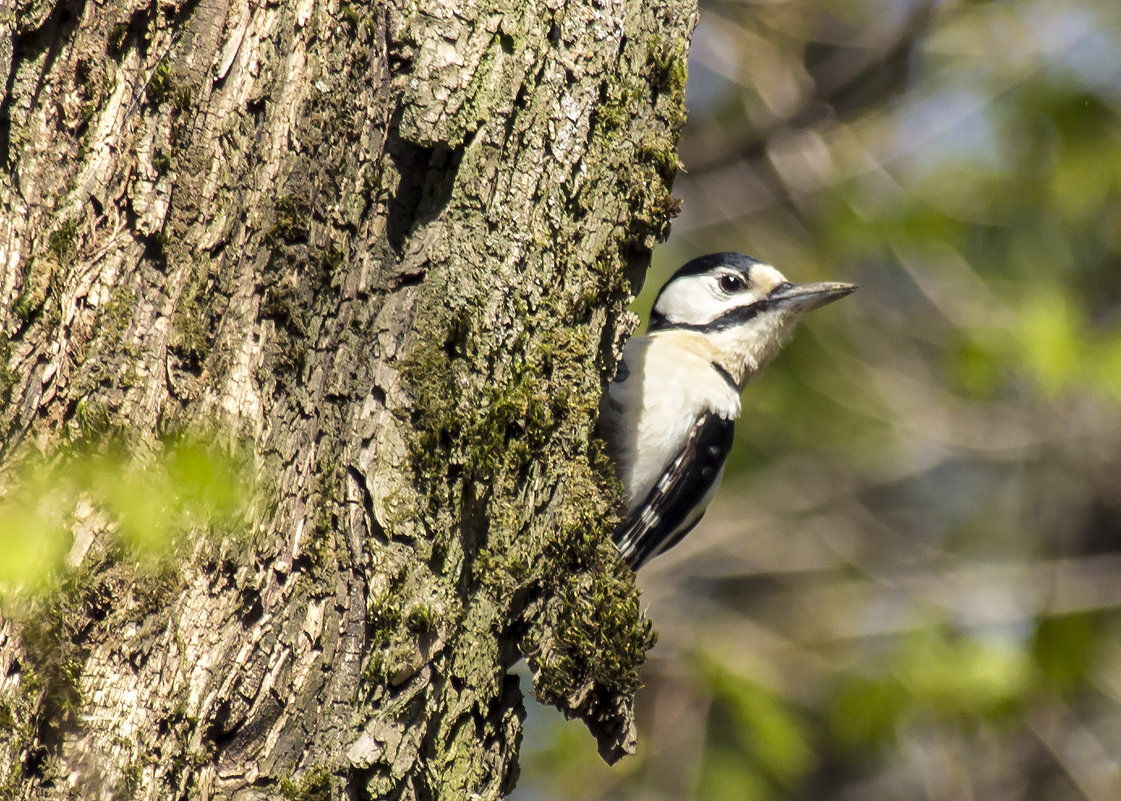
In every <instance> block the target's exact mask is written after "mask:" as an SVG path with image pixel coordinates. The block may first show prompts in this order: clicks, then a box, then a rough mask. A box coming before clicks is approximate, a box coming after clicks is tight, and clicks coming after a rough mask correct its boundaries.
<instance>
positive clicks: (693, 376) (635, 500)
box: [599, 253, 856, 570]
mask: <svg viewBox="0 0 1121 801" xmlns="http://www.w3.org/2000/svg"><path fill="white" fill-rule="evenodd" d="M855 289H856V286H855V285H854V284H846V283H836V282H821V283H811V284H793V283H791V282H790V281H787V280H786V278H785V277H783V275H782V273H780V272H779V271H778V270H776V269H775V268H774V267H772V266H771V265H769V264H764V263H763V262H760V261H757V260H756V259H753V258H751V257H750V256H744V255H743V254H740V253H713V254H710V255H708V256H701V257H700V258H696V259H693V260H692V261H690V262H689V263H688V264H686V265H685V266H684V267H682V268H681V269H679V270H678V271H677V272H676V273H674V274H673V276H672V277H671V278H670V279H669V281H667V282H666V284H665V286H663V287H662V289H661V291H660V292H659V293H658V297H657V299H656V300H655V301H654V309H653V311H652V312H651V314H650V323H649V325H648V326H647V333H646V334H645V335H644V336H637V337H632V338H631V340H630V341H629V342H628V343H627V345H626V347H625V348H624V349H623V356H622V359H621V360H620V362H619V365H618V368H617V372H616V374H615V378H614V380H613V381H612V382H611V384H610V385H609V386H608V389H607V392H605V393H604V395H603V399H602V401H601V402H600V422H599V431H600V434H601V436H602V437H603V439H604V440H605V441H606V442H607V447H608V453H609V454H610V455H611V458H612V459H613V460H614V463H615V469H616V473H617V475H618V477H619V480H620V481H621V482H622V484H623V488H624V489H625V490H626V507H625V509H624V512H623V517H622V521H621V522H620V523H619V525H618V527H617V528H616V529H615V534H614V539H615V544H616V545H617V547H618V548H619V550H620V551H621V552H622V554H623V557H624V558H625V559H626V561H627V563H628V564H629V565H630V566H631V567H632V568H634V569H635V570H637V569H638V568H639V567H641V566H642V565H644V564H645V563H646V562H648V561H649V560H650V559H652V558H653V557H655V556H657V555H658V554H660V553H662V552H664V551H665V550H667V549H668V548H670V547H672V546H674V545H676V544H677V543H678V542H680V541H681V538H682V537H684V536H685V535H686V534H687V533H689V531H690V530H691V529H692V528H693V527H694V526H696V525H697V523H698V522H699V521H700V519H701V516H702V515H704V512H705V508H706V507H707V506H708V504H709V501H711V500H712V496H713V495H714V494H715V492H716V487H717V485H718V484H719V483H720V478H721V476H722V475H723V472H724V461H725V459H726V458H727V456H728V451H729V450H730V449H731V447H732V432H733V427H734V424H735V420H736V418H738V417H739V416H740V393H741V392H742V391H743V388H744V385H745V384H747V382H748V381H749V380H750V379H751V377H752V376H753V375H755V374H756V373H757V372H758V371H759V370H760V369H761V368H762V367H763V365H765V364H766V363H767V362H769V361H770V360H771V359H772V358H774V356H775V355H776V354H777V353H778V352H779V350H780V349H781V348H782V346H783V345H784V344H786V342H787V340H789V338H790V335H791V334H792V333H793V331H794V327H795V325H796V324H797V322H798V320H799V319H801V317H802V315H803V314H804V313H805V312H807V311H809V310H811V309H816V308H818V307H819V306H824V305H825V304H827V303H832V302H833V301H835V300H838V299H840V298H843V297H844V296H845V295H848V294H849V293H850V292H852V291H853V290H855Z"/></svg>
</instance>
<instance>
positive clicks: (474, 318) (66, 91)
mask: <svg viewBox="0 0 1121 801" xmlns="http://www.w3.org/2000/svg"><path fill="white" fill-rule="evenodd" d="M694 17H695V7H694V4H693V3H692V2H690V1H689V0H663V1H662V2H654V3H651V2H645V0H629V2H628V1H627V0H580V1H579V2H571V3H564V4H562V3H559V2H532V1H531V2H528V3H521V2H517V3H515V2H509V0H495V2H493V3H490V4H487V3H483V2H473V1H472V0H459V1H458V2H439V0H437V2H432V3H424V4H419V3H411V2H406V1H405V0H399V2H394V3H390V4H388V5H382V4H377V3H373V4H368V3H361V2H329V3H320V2H313V0H302V1H301V2H296V3H289V4H271V3H268V2H249V1H248V0H195V1H193V2H191V1H190V0H170V1H165V2H162V3H141V2H139V1H138V0H104V2H82V0H60V1H57V2H52V0H25V2H20V3H17V5H16V6H15V7H14V8H12V7H11V6H9V7H7V9H6V10H4V9H0V26H2V29H3V31H4V35H3V36H2V37H0V75H2V76H3V78H4V82H3V95H2V97H0V101H2V107H0V114H2V116H0V119H2V122H0V157H2V158H3V159H4V161H5V166H6V170H5V174H4V175H3V176H0V215H2V219H0V225H2V235H0V254H2V256H3V258H2V260H0V271H2V284H0V326H2V334H0V351H2V354H0V355H3V356H4V359H3V362H4V363H6V364H7V369H6V370H5V371H3V372H2V375H0V379H2V380H0V401H2V402H3V405H2V415H3V418H2V419H3V448H4V450H3V453H4V454H5V459H6V460H7V461H8V463H9V464H11V463H12V462H13V461H14V460H16V459H17V458H18V457H19V456H20V455H21V454H23V453H26V452H29V451H38V452H41V453H44V454H47V456H48V458H50V455H51V454H52V453H54V452H55V451H56V450H57V449H58V448H59V447H60V443H63V442H65V443H68V444H69V445H71V446H72V445H73V444H74V443H81V444H82V445H83V447H88V448H97V447H98V443H99V442H101V441H103V440H104V439H105V438H107V437H114V438H117V439H122V438H123V439H125V440H127V441H128V442H129V444H130V447H131V448H132V449H133V451H134V452H136V453H138V454H143V453H152V452H154V451H158V450H159V448H160V447H161V446H160V440H159V436H160V435H162V434H166V432H169V431H170V432H175V431H182V430H198V429H200V428H201V429H205V430H207V431H211V432H214V431H218V432H220V436H221V438H222V439H223V440H224V441H227V442H232V443H237V444H238V446H239V447H241V448H243V449H245V450H246V451H248V452H249V453H250V455H251V456H252V464H253V465H254V468H253V469H254V471H255V472H256V474H257V478H258V481H259V485H260V486H261V487H262V491H261V495H260V497H259V498H258V500H257V502H256V503H257V506H256V507H255V509H254V519H253V525H252V527H251V530H250V531H240V532H236V531H219V532H214V533H212V534H211V535H209V536H204V535H203V534H202V533H197V534H196V535H194V536H193V538H192V537H188V538H187V542H188V543H189V547H187V548H185V549H180V551H177V553H178V554H179V559H178V561H177V562H175V564H174V565H173V567H172V568H171V569H165V570H162V571H159V572H158V573H157V574H155V575H153V574H151V573H150V572H145V571H142V570H139V569H137V568H136V566H135V565H134V563H133V562H132V561H131V560H130V559H128V558H126V557H127V554H126V555H125V556H122V549H121V548H120V547H118V546H117V545H115V544H114V542H113V533H112V526H111V525H102V526H101V527H100V528H98V527H97V526H96V525H93V524H89V525H90V526H92V528H91V530H90V531H89V532H88V536H86V537H84V538H82V542H81V546H80V548H79V546H78V545H76V546H75V548H76V549H78V550H76V551H75V552H72V553H71V560H72V561H74V562H76V563H78V567H77V568H75V569H74V570H73V571H71V573H70V574H69V575H68V576H67V577H66V579H65V581H64V582H63V586H62V589H61V590H60V591H59V592H57V593H54V594H53V595H51V596H50V597H48V598H44V599H39V600H37V601H35V602H33V603H32V604H31V606H30V608H26V609H24V610H23V612H22V613H19V614H15V613H11V612H10V613H9V615H8V616H7V617H6V618H3V617H0V721H2V723H3V730H2V731H0V787H2V788H3V791H2V792H0V795H3V796H4V797H14V798H57V797H70V796H71V795H74V794H76V795H77V796H78V797H82V798H149V799H167V798H180V797H183V798H266V797H269V798H271V797H297V798H311V797H315V798H319V797H338V798H342V797H347V798H364V797H371V798H417V799H420V798H447V799H457V800H458V799H466V798H495V797H498V796H500V795H501V794H502V793H503V792H504V791H505V789H507V788H508V787H509V786H510V785H511V783H512V782H513V781H514V779H515V777H516V773H517V768H516V765H517V761H516V758H517V744H518V739H519V733H520V721H521V716H522V714H523V713H522V705H521V691H520V688H519V687H518V683H517V680H516V679H514V678H512V677H511V676H509V675H508V673H507V669H508V667H509V666H510V665H511V664H512V663H513V662H515V661H516V660H517V659H519V658H520V657H522V656H525V657H527V658H528V659H529V661H530V665H531V667H533V669H534V671H535V691H536V692H537V694H538V695H539V696H540V697H542V698H543V699H544V700H546V701H548V702H551V703H554V704H556V705H558V706H559V707H560V708H561V709H562V710H564V711H565V712H566V713H567V714H569V715H573V716H579V717H581V718H583V719H585V720H586V721H587V722H588V724H589V726H590V728H591V729H592V731H593V732H594V733H595V734H596V736H597V737H598V738H599V739H600V742H601V748H602V751H603V753H604V754H605V756H606V757H607V758H609V759H614V758H616V757H618V756H619V755H620V754H622V753H624V752H625V751H627V750H629V749H631V748H632V747H633V728H632V719H631V703H632V698H633V692H634V690H635V689H636V688H637V686H638V668H639V666H640V664H641V661H642V659H643V655H644V653H645V650H646V649H647V648H648V647H649V645H650V643H651V639H652V638H651V633H650V627H649V624H648V622H647V621H646V620H645V618H644V617H643V615H642V614H641V611H640V609H639V605H638V599H637V596H636V593H635V590H634V586H633V581H632V577H631V576H630V574H629V572H628V571H627V570H626V569H625V568H624V567H622V566H621V565H620V564H619V561H618V559H617V558H616V557H615V555H614V552H613V549H612V548H611V546H610V544H609V543H608V540H607V531H608V529H609V526H610V522H611V515H610V510H611V509H612V507H613V504H614V502H615V495H614V487H613V483H612V480H611V478H610V469H609V467H608V466H607V465H606V464H605V463H604V460H603V458H602V456H601V455H600V452H599V450H598V448H597V445H596V442H595V439H594V437H593V435H592V426H593V422H594V416H595V407H596V403H597V400H598V397H599V394H600V390H601V382H602V380H603V379H604V378H605V376H607V375H608V374H610V373H611V371H612V370H613V366H614V358H615V353H616V346H617V340H618V338H619V336H620V335H621V334H623V333H625V332H626V329H627V327H628V325H629V321H628V319H627V316H626V314H625V312H624V311H623V308H624V304H625V302H626V299H627V296H628V293H629V291H630V284H629V282H631V283H633V282H634V281H635V280H638V279H639V277H640V275H641V272H642V269H643V268H644V267H645V262H646V258H647V254H648V251H649V248H650V247H651V246H652V244H653V243H654V242H655V241H656V240H657V239H658V238H659V237H662V236H664V234H665V233H666V230H667V229H666V226H667V221H668V218H669V216H671V214H672V213H673V211H674V201H673V199H672V197H671V196H670V194H669V186H670V183H671V181H672V178H673V175H674V173H675V170H676V165H677V160H676V138H677V131H678V129H679V127H680V125H681V123H682V120H683V93H684V58H685V51H686V47H687V41H688V36H689V33H690V31H691V28H692V25H693V22H694ZM138 458H140V457H138Z"/></svg>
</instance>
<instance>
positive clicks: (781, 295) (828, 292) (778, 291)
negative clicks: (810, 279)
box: [767, 281, 856, 312]
mask: <svg viewBox="0 0 1121 801" xmlns="http://www.w3.org/2000/svg"><path fill="white" fill-rule="evenodd" d="M855 290H856V284H845V283H841V282H840V281H818V282H816V283H812V284H783V285H780V286H778V287H776V288H775V290H774V291H773V292H771V294H770V295H769V296H768V298H767V299H768V300H770V301H771V303H772V304H773V305H774V307H775V308H779V309H789V310H790V311H797V312H808V311H809V310H810V309H816V308H818V307H819V306H824V305H825V304H826V303H832V302H833V301H835V300H840V299H841V298H843V297H844V296H845V295H848V294H850V293H851V292H853V291H855Z"/></svg>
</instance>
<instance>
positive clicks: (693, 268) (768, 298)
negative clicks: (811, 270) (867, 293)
mask: <svg viewBox="0 0 1121 801" xmlns="http://www.w3.org/2000/svg"><path fill="white" fill-rule="evenodd" d="M855 289H856V285H855V284H847V283H840V282H832V281H822V282H815V283H808V284H795V283H791V282H790V281H788V280H787V279H786V277H785V276H783V274H782V273H780V272H779V271H778V270H776V269H775V268H774V267H772V266H771V265H769V264H764V263H763V262H760V261H757V260H755V259H753V258H751V257H750V256H744V255H742V254H740V253H713V254H710V255H708V256H701V257H699V258H696V259H693V260H692V261H690V262H689V263H688V264H686V265H685V266H684V267H682V268H681V269H679V270H678V271H677V272H676V273H674V274H673V276H672V277H671V278H670V279H669V281H667V282H666V284H665V286H663V287H662V289H661V291H660V292H659V293H658V297H657V299H656V300H655V301H654V309H653V311H652V312H651V314H650V326H649V331H650V333H657V332H659V331H672V330H683V331H692V332H696V333H698V334H701V335H703V336H705V337H706V338H708V339H709V340H710V341H711V343H712V344H713V347H714V348H716V349H717V350H718V351H719V352H720V353H721V354H722V355H723V356H724V358H721V359H720V363H721V364H722V366H724V367H725V368H726V369H727V370H728V371H729V372H730V373H731V374H732V375H733V376H735V377H736V380H737V383H739V384H740V385H741V386H742V385H743V383H744V381H745V380H746V378H747V377H748V376H749V375H750V374H751V373H752V372H754V371H755V370H757V369H759V367H761V366H762V365H763V364H765V363H766V362H767V361H769V360H770V359H771V358H772V357H773V356H774V355H775V354H776V353H778V351H779V349H780V348H781V347H782V345H783V344H784V343H785V342H786V341H787V339H788V338H789V336H790V334H791V332H793V330H794V326H795V325H796V324H797V322H798V320H800V319H801V317H802V315H803V314H805V313H806V312H808V311H810V310H811V309H816V308H818V307H820V306H824V305H825V304H827V303H832V302H833V301H835V300H838V299H840V298H843V297H844V296H845V295H848V294H849V293H850V292H852V291H853V290H855Z"/></svg>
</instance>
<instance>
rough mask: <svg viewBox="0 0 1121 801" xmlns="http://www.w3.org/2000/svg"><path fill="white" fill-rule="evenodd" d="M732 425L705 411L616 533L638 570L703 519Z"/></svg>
mask: <svg viewBox="0 0 1121 801" xmlns="http://www.w3.org/2000/svg"><path fill="white" fill-rule="evenodd" d="M734 428H735V424H734V423H733V422H732V421H731V420H726V419H724V418H723V417H721V416H720V415H718V414H716V413H714V412H709V413H707V414H705V415H704V416H703V417H701V418H700V419H699V420H698V421H697V423H696V425H694V426H693V430H692V432H691V433H690V434H689V439H688V440H686V442H685V446H684V447H683V448H682V449H681V452H680V453H679V454H677V456H676V458H674V460H673V461H672V462H670V464H669V466H668V467H666V471H665V472H664V473H662V475H661V478H659V479H658V481H657V483H656V484H654V487H653V488H652V489H651V490H650V493H649V494H648V495H647V496H646V497H645V498H644V499H643V501H642V503H640V504H638V506H636V507H635V508H634V510H633V511H632V512H631V513H630V514H629V515H627V517H626V518H625V519H624V520H623V521H622V522H621V523H619V526H618V528H616V529H615V535H614V539H615V544H616V545H618V546H619V550H620V551H622V553H623V556H624V557H625V558H626V560H627V564H629V565H630V566H631V567H632V568H634V569H635V570H637V569H638V568H639V567H641V566H642V565H643V564H645V563H646V562H647V561H648V560H650V559H652V558H653V557H655V556H657V555H658V554H660V553H661V552H662V551H665V550H668V549H669V548H671V547H673V546H674V545H676V544H677V543H678V542H680V541H681V538H682V537H684V536H685V535H686V534H688V533H689V532H690V531H691V530H692V529H693V526H695V525H697V523H698V522H700V519H701V517H702V515H704V507H705V503H704V502H702V501H703V499H705V498H706V496H708V495H709V494H710V493H711V491H712V490H713V489H714V487H715V485H716V481H717V479H718V478H719V477H720V470H721V468H722V467H723V466H724V460H725V459H726V458H727V456H728V451H729V450H731V448H732V433H733V430H734Z"/></svg>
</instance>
